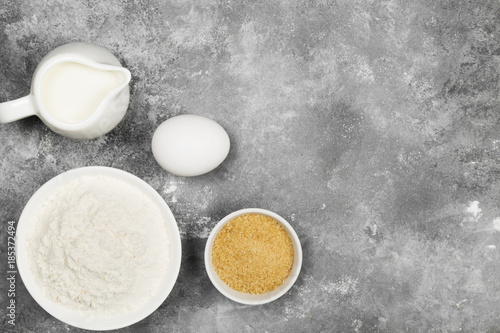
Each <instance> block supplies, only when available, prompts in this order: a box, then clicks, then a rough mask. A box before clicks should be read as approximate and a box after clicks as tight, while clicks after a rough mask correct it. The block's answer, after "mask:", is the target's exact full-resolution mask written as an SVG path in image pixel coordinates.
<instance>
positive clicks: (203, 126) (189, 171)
mask: <svg viewBox="0 0 500 333" xmlns="http://www.w3.org/2000/svg"><path fill="white" fill-rule="evenodd" d="M229 147H230V143H229V136H228V135H227V132H226V131H225V130H224V128H222V126H220V125H219V124H218V123H216V122H215V121H213V120H211V119H208V118H205V117H202V116H197V115H193V114H184V115H180V116H176V117H172V118H170V119H168V120H166V121H165V122H163V123H162V124H161V125H160V126H158V128H157V129H156V131H155V133H154V135H153V140H152V150H153V155H154V157H155V159H156V161H157V162H158V164H160V165H161V167H162V168H163V169H165V170H167V171H168V172H170V173H172V174H174V175H177V176H185V177H191V176H199V175H202V174H204V173H207V172H209V171H211V170H213V169H215V168H216V167H217V166H219V165H220V164H221V163H222V161H224V159H225V158H226V156H227V154H228V153H229Z"/></svg>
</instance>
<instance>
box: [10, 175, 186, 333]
mask: <svg viewBox="0 0 500 333" xmlns="http://www.w3.org/2000/svg"><path fill="white" fill-rule="evenodd" d="M88 175H106V176H110V177H113V178H116V179H120V180H122V181H125V182H127V183H128V184H130V185H132V186H135V187H136V188H138V189H139V190H141V191H142V192H144V193H145V194H146V195H148V196H149V197H150V198H151V199H152V200H153V202H155V204H156V205H157V206H158V208H159V209H160V211H161V212H162V214H163V216H164V219H165V223H166V226H167V232H168V233H169V240H170V261H169V269H168V273H167V275H166V276H165V278H164V280H163V282H162V283H161V285H160V288H159V290H158V292H157V294H156V295H154V296H152V297H151V298H150V299H149V300H148V301H146V303H145V304H143V305H142V306H141V307H139V308H138V309H136V310H133V311H131V312H128V313H124V314H119V315H113V316H89V315H88V314H85V315H84V314H81V313H79V312H76V311H73V310H70V309H68V308H65V307H63V306H62V305H60V304H57V303H55V302H53V301H51V300H50V299H48V298H46V297H45V296H44V294H43V292H42V290H41V289H40V288H39V287H38V285H37V283H36V281H35V279H34V276H33V273H32V272H31V270H30V266H29V260H28V251H27V248H26V236H27V232H28V230H29V227H30V223H31V221H32V216H33V215H34V214H35V213H36V212H37V210H38V208H39V207H40V206H41V205H42V204H43V202H44V201H45V198H46V197H47V195H49V194H50V193H52V192H53V191H54V190H55V189H56V188H58V187H60V186H61V185H63V184H65V183H67V182H69V181H71V180H74V179H76V178H78V177H81V176H88ZM181 252H182V249H181V240H180V234H179V229H178V227H177V223H176V221H175V218H174V216H173V214H172V212H171V210H170V208H169V207H168V205H167V204H166V202H165V201H164V200H163V198H162V197H161V196H160V195H159V194H158V193H157V192H156V191H155V190H154V189H153V188H152V187H151V186H150V185H149V184H148V183H146V182H145V181H143V180H142V179H140V178H138V177H137V176H134V175H132V174H131V173H128V172H126V171H123V170H119V169H115V168H110V167H102V166H91V167H83V168H77V169H73V170H69V171H66V172H63V173H62V174H60V175H58V176H56V177H54V178H52V179H51V180H49V181H48V182H46V183H45V184H44V185H42V186H41V187H40V188H39V189H38V190H37V191H36V192H35V194H33V196H32V197H31V198H30V200H29V201H28V203H27V204H26V206H25V207H24V210H23V212H22V213H21V216H20V218H19V223H18V225H17V232H16V260H17V266H18V270H19V274H20V276H21V279H22V280H23V283H24V285H25V286H26V289H28V291H29V293H30V294H31V296H32V297H33V298H34V299H35V301H36V302H37V303H38V304H39V305H40V306H41V307H42V308H43V309H44V310H45V311H47V312H48V313H49V314H51V315H52V316H54V317H55V318H57V319H59V320H60V321H62V322H64V323H66V324H69V325H71V326H75V327H78V328H83V329H87V330H100V331H104V330H112V329H119V328H123V327H126V326H129V325H132V324H134V323H136V322H139V321H140V320H142V319H144V318H145V317H147V316H149V315H150V314H151V313H153V312H154V311H155V310H156V309H157V308H158V307H159V306H160V305H161V304H162V303H163V302H164V301H165V299H166V298H167V296H168V295H169V294H170V291H171V290H172V288H173V287H174V285H175V282H176V280H177V277H178V275H179V270H180V265H181Z"/></svg>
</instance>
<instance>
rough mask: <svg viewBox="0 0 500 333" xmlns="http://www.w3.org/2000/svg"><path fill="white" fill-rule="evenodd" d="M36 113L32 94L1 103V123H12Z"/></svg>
mask: <svg viewBox="0 0 500 333" xmlns="http://www.w3.org/2000/svg"><path fill="white" fill-rule="evenodd" d="M35 114H36V109H35V104H34V103H33V97H32V95H28V96H24V97H21V98H18V99H15V100H13V101H9V102H4V103H0V124H6V123H10V122H13V121H16V120H19V119H22V118H26V117H29V116H34V115H35Z"/></svg>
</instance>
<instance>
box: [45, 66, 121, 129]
mask: <svg viewBox="0 0 500 333" xmlns="http://www.w3.org/2000/svg"><path fill="white" fill-rule="evenodd" d="M122 83H123V79H122V78H121V77H120V76H119V75H118V74H117V73H116V72H113V71H110V70H100V69H95V68H92V67H89V66H85V65H82V64H79V63H76V62H61V63H59V64H56V65H54V66H52V67H51V68H49V69H48V70H47V72H46V73H45V74H44V76H43V77H42V84H41V94H40V97H41V100H42V103H43V105H44V106H45V108H46V109H47V111H48V112H49V113H50V114H51V115H52V116H53V117H55V118H57V119H58V120H60V121H62V122H65V123H77V122H81V121H83V120H85V119H88V118H89V117H90V116H91V115H92V114H93V113H94V112H95V111H96V110H97V108H98V107H99V105H100V104H101V102H102V101H103V100H104V98H105V97H106V96H107V95H108V94H109V93H110V92H111V91H112V90H113V89H115V88H117V87H118V86H120V85H121V84H122Z"/></svg>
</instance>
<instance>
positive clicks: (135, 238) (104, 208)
mask: <svg viewBox="0 0 500 333" xmlns="http://www.w3.org/2000/svg"><path fill="white" fill-rule="evenodd" d="M32 226H33V228H32V230H31V232H30V234H28V244H27V245H28V253H29V258H30V268H31V270H32V272H33V275H34V277H35V280H36V281H37V284H38V286H39V287H40V288H41V289H42V291H43V293H44V294H45V296H46V297H48V298H49V299H51V300H52V301H54V302H58V303H61V304H62V305H64V306H65V307H67V308H70V309H72V310H76V311H78V312H81V313H86V314H87V313H88V314H91V315H97V316H109V315H114V314H121V313H126V312H128V311H133V310H134V309H136V308H138V307H140V306H141V305H142V304H144V303H145V302H146V301H147V300H148V299H149V298H151V297H152V296H153V295H154V294H155V293H156V292H157V291H158V289H159V287H160V284H161V282H162V280H163V279H164V277H165V276H166V274H167V269H168V264H169V239H168V233H167V229H166V225H165V222H164V219H163V217H162V214H161V211H160V209H159V208H158V206H157V205H156V204H155V203H154V202H153V201H152V199H151V198H150V197H149V196H147V195H146V194H144V193H143V192H142V191H140V190H139V189H138V188H136V187H134V186H132V185H129V184H128V183H126V182H124V181H121V180H119V179H116V178H112V177H108V176H82V177H80V178H77V179H75V180H73V181H70V182H68V183H66V184H64V185H62V186H60V187H59V188H58V189H56V190H55V191H54V192H53V193H52V195H50V196H49V197H48V198H47V199H46V201H45V203H44V204H43V205H42V207H41V208H40V209H39V211H38V212H37V214H36V216H35V219H34V221H33V222H32Z"/></svg>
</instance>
